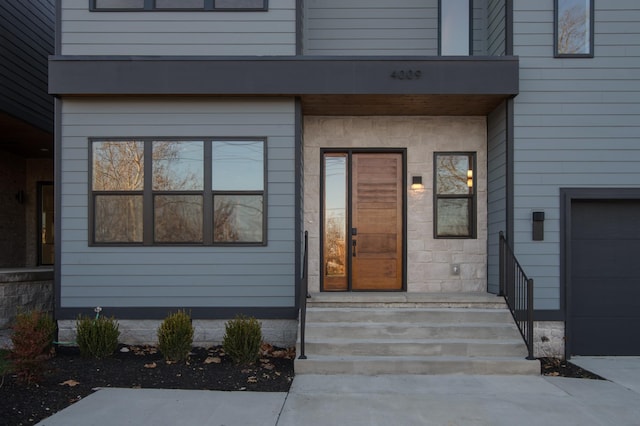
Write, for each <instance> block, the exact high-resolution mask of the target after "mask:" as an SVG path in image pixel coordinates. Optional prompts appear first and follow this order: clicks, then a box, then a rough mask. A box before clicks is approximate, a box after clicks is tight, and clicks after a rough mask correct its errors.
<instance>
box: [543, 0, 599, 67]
mask: <svg viewBox="0 0 640 426" xmlns="http://www.w3.org/2000/svg"><path fill="white" fill-rule="evenodd" d="M561 1H563V0H553V55H554V57H555V58H593V57H594V53H593V51H594V33H595V31H594V25H595V19H594V14H595V13H594V9H595V8H594V3H595V2H594V0H586V1H588V2H589V6H588V12H589V20H588V22H589V46H588V50H589V51H588V52H587V53H560V52H559V51H558V47H559V46H558V36H559V31H558V30H559V28H558V25H559V22H560V19H559V12H560V2H561Z"/></svg>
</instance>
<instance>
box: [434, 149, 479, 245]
mask: <svg viewBox="0 0 640 426" xmlns="http://www.w3.org/2000/svg"><path fill="white" fill-rule="evenodd" d="M434 170H435V173H434V218H435V220H434V228H435V237H436V238H475V237H476V229H475V228H476V227H475V224H476V217H475V216H476V206H475V205H476V202H475V201H476V190H475V188H476V185H475V180H476V173H475V171H476V155H475V153H470V152H437V153H435V155H434Z"/></svg>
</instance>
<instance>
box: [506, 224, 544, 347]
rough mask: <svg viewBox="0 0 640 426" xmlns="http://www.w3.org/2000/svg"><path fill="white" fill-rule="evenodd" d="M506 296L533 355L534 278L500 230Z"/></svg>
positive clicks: (512, 313)
mask: <svg viewBox="0 0 640 426" xmlns="http://www.w3.org/2000/svg"><path fill="white" fill-rule="evenodd" d="M499 296H504V299H505V301H506V302H507V305H508V306H509V310H510V311H511V315H513V319H514V320H515V322H516V324H517V326H518V330H520V334H522V338H523V339H524V342H525V344H526V345H527V349H528V351H529V353H528V355H527V359H535V358H534V356H533V279H531V278H528V277H527V275H526V274H525V273H524V271H523V270H522V267H521V266H520V263H518V259H516V256H515V255H514V253H513V250H512V249H511V247H509V244H508V243H507V239H506V238H505V236H504V233H503V232H502V231H500V294H499Z"/></svg>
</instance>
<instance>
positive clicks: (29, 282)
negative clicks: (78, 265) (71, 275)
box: [0, 271, 53, 329]
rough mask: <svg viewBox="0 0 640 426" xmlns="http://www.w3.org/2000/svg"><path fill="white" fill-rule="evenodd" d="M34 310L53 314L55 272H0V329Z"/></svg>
mask: <svg viewBox="0 0 640 426" xmlns="http://www.w3.org/2000/svg"><path fill="white" fill-rule="evenodd" d="M32 310H39V311H44V312H53V271H12V272H8V271H2V272H0V329H2V328H8V327H10V326H12V325H13V322H14V320H15V318H16V314H17V313H18V312H28V311H32Z"/></svg>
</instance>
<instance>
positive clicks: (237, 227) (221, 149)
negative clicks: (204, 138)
mask: <svg viewBox="0 0 640 426" xmlns="http://www.w3.org/2000/svg"><path fill="white" fill-rule="evenodd" d="M264 149H265V147H264V141H242V140H235V141H213V147H212V162H211V163H212V164H211V167H212V172H213V173H212V180H213V181H212V189H213V242H214V243H253V244H255V243H264V234H265V232H264V223H265V222H264V211H265V206H264V187H265V184H264V178H265V173H264V152H265V151H264Z"/></svg>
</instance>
